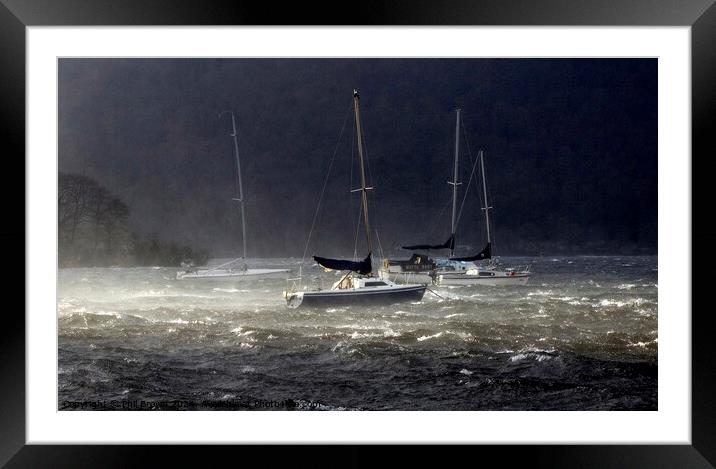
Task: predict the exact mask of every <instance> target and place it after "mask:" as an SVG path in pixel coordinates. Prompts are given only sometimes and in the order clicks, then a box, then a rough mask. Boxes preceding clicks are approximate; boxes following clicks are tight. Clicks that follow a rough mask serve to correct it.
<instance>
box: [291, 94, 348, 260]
mask: <svg viewBox="0 0 716 469" xmlns="http://www.w3.org/2000/svg"><path fill="white" fill-rule="evenodd" d="M351 110H352V103H351V106H349V107H348V111H347V112H346V117H345V119H343V125H342V126H341V131H340V133H339V134H338V142H336V147H335V149H334V150H333V156H331V161H330V163H329V164H328V172H327V173H326V178H325V179H324V181H323V187H322V188H321V195H320V197H319V198H318V205H317V206H316V211H315V213H314V214H313V222H312V223H311V229H310V230H309V231H308V239H307V240H306V246H305V247H304V248H303V256H302V257H301V265H303V263H304V261H305V260H306V253H307V252H308V245H309V244H310V243H311V235H313V229H314V228H315V227H316V219H317V218H318V213H319V212H320V210H321V202H322V201H323V195H324V194H325V192H326V186H327V185H328V178H329V176H330V174H331V168H333V162H334V161H335V159H336V154H337V153H338V146H339V145H340V143H341V139H342V137H343V131H344V130H345V129H346V123H347V122H348V116H350V114H351Z"/></svg>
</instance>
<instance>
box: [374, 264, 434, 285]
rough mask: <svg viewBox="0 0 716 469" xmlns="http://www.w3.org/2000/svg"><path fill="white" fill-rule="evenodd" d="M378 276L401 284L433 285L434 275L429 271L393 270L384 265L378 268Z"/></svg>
mask: <svg viewBox="0 0 716 469" xmlns="http://www.w3.org/2000/svg"><path fill="white" fill-rule="evenodd" d="M378 276H379V277H380V278H382V279H383V280H390V281H392V282H395V283H400V284H416V283H417V284H420V285H432V283H433V277H432V276H431V275H430V273H429V272H391V271H390V270H388V269H386V268H384V267H382V268H381V269H380V270H378Z"/></svg>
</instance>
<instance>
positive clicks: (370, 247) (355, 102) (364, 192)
mask: <svg viewBox="0 0 716 469" xmlns="http://www.w3.org/2000/svg"><path fill="white" fill-rule="evenodd" d="M359 101H360V99H359V97H358V90H353V108H354V109H355V119H356V137H357V140H358V158H359V160H360V181H361V188H360V189H357V190H359V191H361V205H362V206H363V220H364V221H365V238H366V240H367V241H368V255H369V256H370V255H371V253H372V252H373V245H372V243H371V241H370V223H369V222H368V191H369V190H370V189H372V187H366V185H365V165H364V164H363V139H362V138H361V128H360V104H359Z"/></svg>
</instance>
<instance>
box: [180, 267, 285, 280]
mask: <svg viewBox="0 0 716 469" xmlns="http://www.w3.org/2000/svg"><path fill="white" fill-rule="evenodd" d="M288 272H289V270H288V269H247V270H243V271H228V270H213V271H208V272H202V271H198V272H177V280H254V279H266V278H285V277H286V275H287V274H288Z"/></svg>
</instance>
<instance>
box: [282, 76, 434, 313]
mask: <svg viewBox="0 0 716 469" xmlns="http://www.w3.org/2000/svg"><path fill="white" fill-rule="evenodd" d="M353 110H354V115H355V125H356V142H357V145H358V157H359V162H360V176H361V187H360V189H356V190H355V191H352V192H357V191H360V192H361V211H362V217H363V225H364V227H365V236H366V241H367V247H368V255H367V256H366V258H365V259H363V260H362V261H349V260H341V259H329V258H325V257H318V256H313V259H314V260H315V261H316V263H318V264H319V265H321V266H323V267H324V268H325V269H329V270H338V271H347V273H346V274H345V275H343V276H342V277H341V279H340V280H338V281H337V282H335V283H334V284H333V285H332V286H331V288H330V289H328V290H323V289H313V290H308V289H302V288H301V287H300V285H301V276H300V272H301V271H300V270H299V277H298V278H296V279H289V281H295V282H298V283H294V284H293V287H292V288H291V289H290V290H288V291H285V292H284V293H283V297H284V298H285V300H286V305H287V306H289V307H292V308H297V307H300V306H304V307H311V306H316V307H325V306H350V305H359V306H365V305H389V304H394V303H401V302H407V301H420V300H421V299H422V298H423V295H424V294H425V289H426V287H425V285H424V284H408V285H397V284H395V283H394V282H392V281H391V280H389V279H382V278H378V277H375V276H373V265H372V259H371V254H372V250H373V249H372V243H371V231H370V223H369V220H368V195H367V194H368V190H370V189H371V187H366V179H365V165H364V161H363V142H362V137H361V121H360V105H359V97H358V92H357V91H356V90H353ZM321 197H322V196H321ZM320 203H321V202H320V200H319V207H320ZM317 210H318V209H317ZM314 219H315V218H314ZM309 242H310V234H309ZM306 247H308V242H307V243H306Z"/></svg>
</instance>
